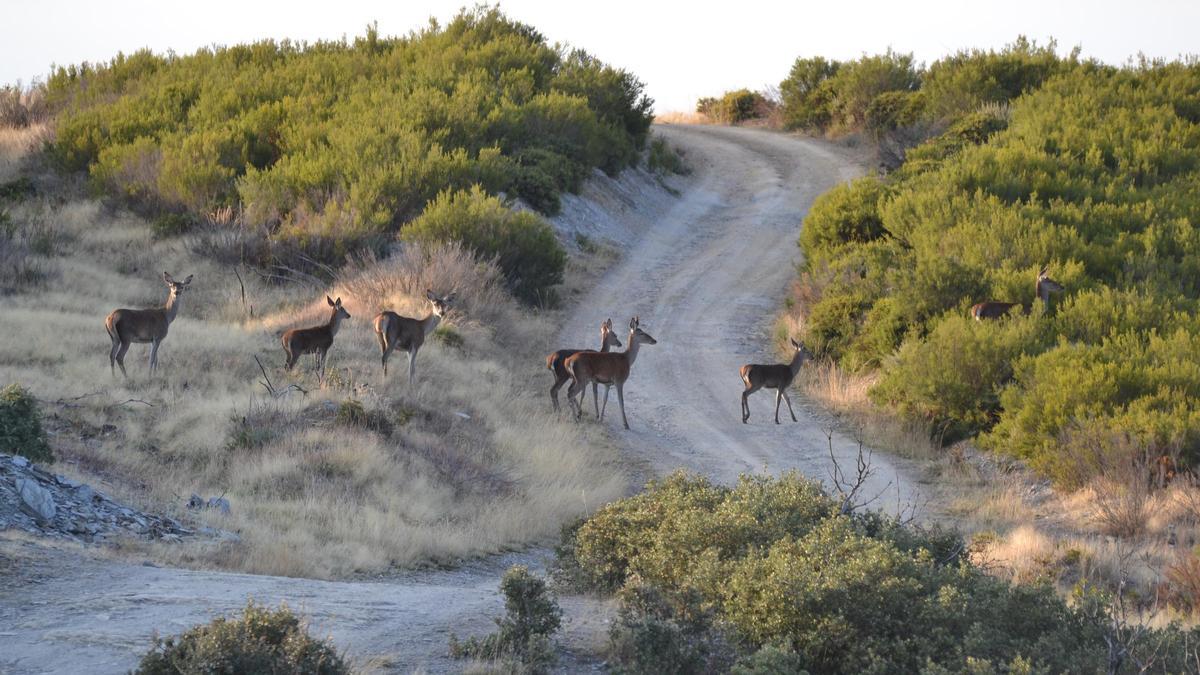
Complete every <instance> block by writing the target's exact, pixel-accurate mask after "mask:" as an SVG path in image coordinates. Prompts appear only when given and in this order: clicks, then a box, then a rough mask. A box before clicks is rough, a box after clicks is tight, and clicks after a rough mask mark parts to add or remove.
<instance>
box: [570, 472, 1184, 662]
mask: <svg viewBox="0 0 1200 675" xmlns="http://www.w3.org/2000/svg"><path fill="white" fill-rule="evenodd" d="M564 537H565V538H567V539H569V540H570V541H564V542H563V545H562V546H560V548H559V549H558V555H559V564H560V565H563V564H564V563H565V565H566V566H567V567H568V568H572V567H574V568H576V569H577V570H578V571H579V572H580V573H581V574H582V575H583V576H584V577H586V578H590V579H592V580H593V581H596V580H599V581H601V582H603V583H605V584H608V587H609V588H616V587H620V588H621V590H620V593H619V595H618V597H619V599H620V602H621V611H620V615H619V618H618V620H617V621H616V622H615V623H614V626H613V629H612V631H611V635H610V637H611V640H612V645H611V646H612V651H611V653H612V661H613V662H614V670H616V671H617V672H633V673H649V672H663V673H683V672H725V671H727V670H729V669H731V668H732V669H733V672H738V673H777V672H788V673H791V672H800V671H801V670H803V669H807V670H808V671H811V672H820V673H859V672H869V673H890V672H931V673H950V672H1071V673H1091V672H1097V671H1102V670H1104V669H1105V668H1106V666H1107V665H1108V661H1107V660H1106V655H1107V654H1108V650H1107V646H1106V645H1108V644H1109V642H1108V640H1110V639H1112V638H1113V637H1114V634H1113V633H1112V631H1111V618H1110V616H1109V614H1108V608H1107V605H1106V604H1105V602H1106V601H1105V600H1104V599H1103V598H1099V597H1094V596H1088V597H1086V598H1081V599H1080V600H1079V602H1078V603H1077V605H1076V606H1071V605H1068V604H1067V603H1066V602H1065V601H1064V600H1062V599H1061V598H1060V597H1059V596H1058V595H1057V593H1056V592H1055V591H1054V589H1052V588H1050V587H1049V586H1044V585H1033V586H1020V585H1016V586H1014V585H1011V584H1009V583H1008V582H1007V581H1004V580H1000V579H996V578H994V577H991V576H989V575H987V574H986V573H984V572H983V571H982V570H980V569H978V568H976V567H974V566H973V565H972V564H971V563H970V562H969V561H968V560H967V559H966V557H965V555H964V553H963V551H964V549H965V547H964V545H963V542H962V541H961V539H959V538H958V537H957V536H954V535H948V534H947V533H944V532H927V531H922V530H918V529H913V528H911V527H908V526H905V525H903V524H901V523H898V522H896V521H895V520H894V519H891V518H887V517H885V516H882V515H880V514H873V513H859V514H854V515H851V516H845V515H841V514H840V513H838V510H837V509H836V507H835V506H834V505H833V503H832V501H831V500H829V499H828V497H826V496H825V495H824V494H823V493H822V492H821V490H820V487H819V486H818V485H817V484H816V483H812V482H809V481H806V480H804V479H800V478H798V477H795V476H784V477H782V478H779V479H773V478H750V477H743V478H742V479H741V481H740V482H739V484H738V486H737V487H734V488H724V487H717V486H713V485H712V484H710V483H709V482H708V481H707V480H705V479H703V478H699V477H688V476H685V475H682V474H676V475H673V476H671V477H669V478H667V479H666V480H664V481H662V482H661V483H651V484H650V486H649V487H648V489H647V491H645V492H643V493H641V494H638V495H635V496H633V497H630V498H627V499H624V500H620V501H617V502H613V503H611V504H609V505H607V506H606V507H604V508H603V509H601V510H600V511H599V512H597V513H596V514H595V515H594V516H593V517H591V518H589V519H588V520H587V521H585V522H584V523H583V524H582V525H580V526H579V527H578V528H574V529H568V530H564ZM714 569H715V570H717V573H716V574H715V575H714V572H713V570H714ZM714 579H715V582H714ZM1194 634H1195V632H1192V633H1188V632H1185V631H1182V630H1181V629H1179V628H1177V627H1170V628H1167V629H1162V630H1157V631H1155V630H1152V631H1151V635H1150V636H1149V637H1148V638H1147V639H1146V640H1145V641H1144V642H1142V643H1140V644H1134V645H1128V646H1129V647H1130V648H1131V649H1132V652H1133V658H1137V659H1154V660H1156V662H1157V663H1161V664H1171V663H1178V662H1179V660H1180V659H1182V658H1188V657H1189V654H1192V653H1193V652H1194V650H1195V648H1194V646H1189V645H1188V643H1187V640H1189V639H1192V638H1191V637H1189V636H1193V635H1194ZM1143 645H1145V646H1143ZM735 661H736V665H734V662H735ZM1166 670H1167V671H1170V667H1167V668H1166Z"/></svg>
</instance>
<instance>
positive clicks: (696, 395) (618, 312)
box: [563, 126, 913, 508]
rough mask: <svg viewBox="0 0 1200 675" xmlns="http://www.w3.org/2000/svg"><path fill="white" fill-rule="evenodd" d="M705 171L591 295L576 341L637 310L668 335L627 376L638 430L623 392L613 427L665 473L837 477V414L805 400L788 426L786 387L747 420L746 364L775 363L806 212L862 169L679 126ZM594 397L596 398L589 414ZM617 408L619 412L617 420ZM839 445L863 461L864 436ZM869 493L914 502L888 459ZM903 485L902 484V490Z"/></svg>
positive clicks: (848, 456)
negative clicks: (794, 472)
mask: <svg viewBox="0 0 1200 675" xmlns="http://www.w3.org/2000/svg"><path fill="white" fill-rule="evenodd" d="M658 132H659V133H661V134H662V135H663V136H665V137H666V138H667V139H668V141H669V142H670V143H672V144H673V145H675V146H677V147H680V148H683V149H684V150H685V151H686V153H687V155H686V156H687V159H688V161H689V163H690V164H691V165H692V166H693V167H694V170H695V172H696V175H695V177H694V178H695V180H693V181H692V183H691V186H690V187H689V189H688V190H687V191H686V192H685V193H684V194H683V195H682V196H681V199H679V201H678V202H677V204H676V206H675V207H674V208H673V209H672V210H671V211H669V212H668V213H667V214H665V216H664V217H662V218H661V219H660V220H659V221H658V222H657V223H656V224H655V225H654V227H653V228H652V229H650V230H649V231H648V232H647V233H646V234H645V235H644V236H643V237H642V239H641V240H640V241H639V242H637V243H636V244H634V245H633V246H632V248H631V249H630V250H629V251H627V252H626V255H625V257H624V258H623V259H622V261H621V262H620V264H619V265H617V266H616V267H615V268H614V269H612V270H611V271H610V272H609V273H608V274H607V275H605V277H604V279H603V280H602V281H601V283H600V284H599V285H597V286H596V287H595V288H594V289H593V290H592V292H591V293H590V294H588V295H587V296H585V297H584V298H583V299H582V300H581V301H580V302H579V303H578V309H577V310H576V312H575V316H574V317H573V320H572V323H570V324H569V325H568V327H567V329H566V330H565V331H564V334H563V343H564V344H590V343H591V342H593V341H594V337H593V333H594V332H595V329H594V327H595V326H596V325H597V324H598V323H599V322H600V321H602V320H604V318H606V317H609V316H611V317H613V320H614V325H615V326H617V327H618V329H619V334H621V335H622V337H624V335H625V333H626V332H627V330H628V329H627V328H626V326H627V324H628V321H629V317H630V316H632V315H635V314H636V315H640V317H641V325H642V328H643V330H645V331H646V332H648V333H650V334H651V335H653V336H654V337H655V338H656V339H657V340H658V344H657V345H653V346H644V347H643V348H642V349H641V351H640V353H639V355H638V359H637V361H636V362H635V366H634V368H633V373H632V375H631V376H630V381H629V383H628V384H627V385H626V392H625V393H626V406H627V408H626V411H627V413H628V415H629V423H630V425H631V427H632V429H631V431H623V430H621V429H620V423H621V418H620V409H619V407H617V405H616V403H617V401H616V393H615V391H614V392H613V393H612V395H611V396H610V398H609V404H610V405H609V408H608V412H607V413H606V415H605V420H604V423H605V424H610V425H613V426H614V427H615V428H616V429H618V431H617V432H616V433H617V435H618V437H620V438H622V439H624V441H625V443H626V445H627V447H628V448H629V451H630V454H631V455H632V456H634V457H637V458H644V459H645V460H646V461H647V462H648V463H649V465H650V467H651V469H652V471H653V473H656V474H661V473H663V472H666V471H671V470H673V469H675V468H677V467H685V468H688V469H691V470H694V471H697V472H700V473H703V474H706V475H709V476H711V477H713V478H715V479H717V480H720V481H723V482H732V481H734V480H736V478H737V475H738V474H739V473H741V472H746V471H763V470H766V471H769V472H772V473H778V472H779V471H781V470H785V469H798V470H800V471H802V472H803V473H804V474H806V475H808V476H811V477H814V478H822V479H827V477H828V475H829V469H830V467H831V462H830V459H829V438H828V437H827V436H826V433H827V430H829V429H830V428H831V427H832V426H833V425H832V423H831V421H830V420H829V419H828V418H827V417H824V416H822V415H821V414H820V413H819V412H818V411H816V410H815V409H813V408H812V407H811V406H810V405H808V404H807V403H806V402H804V401H803V400H802V399H800V398H799V395H798V394H795V393H793V394H792V395H791V398H792V403H793V406H794V407H795V412H796V417H797V418H798V419H799V422H798V423H794V422H792V421H791V417H790V416H789V415H788V411H787V404H786V403H785V404H783V405H782V406H781V410H780V420H781V421H782V422H783V423H782V424H780V425H775V424H774V422H773V417H774V392H773V391H768V390H763V391H760V392H758V393H756V394H754V395H753V396H751V398H750V408H751V418H750V424H748V425H743V424H742V423H741V399H740V396H741V392H742V388H743V385H742V382H741V379H740V377H739V375H738V369H739V368H740V367H741V365H742V364H744V363H750V362H757V363H762V362H766V363H773V362H775V361H776V357H775V356H774V355H772V354H771V353H770V350H771V341H772V339H771V337H772V336H771V329H772V321H773V318H774V315H775V313H776V312H778V310H779V308H780V307H781V305H782V302H783V296H784V294H785V291H786V289H787V287H788V284H789V282H790V280H791V279H792V278H793V277H794V276H795V265H796V262H797V261H798V260H799V249H798V247H797V246H796V244H795V242H796V238H797V233H798V231H799V226H800V221H801V220H802V218H803V215H804V214H805V213H806V212H807V210H808V207H809V205H810V204H812V201H813V199H815V198H816V196H817V195H819V194H821V193H822V192H824V191H825V190H827V189H829V188H830V187H832V186H833V185H834V184H836V183H838V182H839V181H843V180H847V179H850V178H852V177H854V176H855V175H857V174H858V173H859V172H860V170H859V169H858V167H857V166H856V165H855V164H853V163H852V162H850V161H849V160H847V159H845V158H844V157H842V156H841V155H839V154H836V153H835V152H834V151H832V150H831V149H830V148H829V147H828V146H827V145H825V144H821V143H817V142H814V141H810V140H806V139H801V138H796V137H793V136H787V135H784V134H779V133H772V132H768V131H762V130H756V129H742V128H728V127H709V126H666V127H660V128H659V129H658ZM591 409H592V408H591V405H590V403H589V405H588V410H589V411H590V410H591ZM609 415H611V417H609ZM833 448H834V454H835V456H837V457H838V459H839V462H840V463H841V464H842V465H843V466H844V467H846V468H848V469H850V470H853V468H854V466H855V460H856V458H857V455H858V444H857V442H856V441H854V440H853V439H852V438H849V437H847V436H846V435H845V434H842V433H837V432H835V433H834V435H833ZM872 464H873V468H874V470H875V474H874V475H873V476H872V477H871V480H870V483H869V486H868V488H867V490H866V491H865V493H866V494H868V495H869V496H874V495H876V494H880V493H882V494H883V495H884V497H882V498H881V500H880V502H882V503H884V504H886V505H889V506H891V507H892V508H894V507H895V504H896V502H897V498H898V497H899V499H900V500H901V501H902V502H910V501H912V500H913V493H912V487H913V482H912V481H911V480H909V479H908V478H907V477H906V476H907V475H908V474H907V473H906V467H905V466H903V465H902V463H899V462H898V461H897V460H894V459H892V458H889V457H887V456H885V455H882V454H879V455H875V456H874V457H873V461H872ZM897 488H898V489H899V492H897Z"/></svg>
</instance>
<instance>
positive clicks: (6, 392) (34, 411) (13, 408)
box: [0, 384, 54, 464]
mask: <svg viewBox="0 0 1200 675" xmlns="http://www.w3.org/2000/svg"><path fill="white" fill-rule="evenodd" d="M0 452H3V453H6V454H9V455H21V456H22V457H28V458H29V459H30V460H33V461H35V462H41V463H43V464H49V463H51V462H53V461H54V453H53V452H52V451H51V450H50V445H49V444H48V443H46V432H45V431H44V430H43V429H42V416H41V413H40V412H39V411H38V404H37V399H35V398H34V397H33V395H32V394H30V393H29V392H28V391H26V390H25V389H24V388H23V387H22V386H21V385H19V384H10V385H8V386H7V387H5V388H4V389H0Z"/></svg>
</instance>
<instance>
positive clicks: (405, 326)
mask: <svg viewBox="0 0 1200 675" xmlns="http://www.w3.org/2000/svg"><path fill="white" fill-rule="evenodd" d="M163 281H164V282H165V283H166V284H167V288H168V295H167V302H166V304H165V305H164V306H162V307H158V308H154V309H117V310H114V311H113V312H112V313H110V314H109V315H108V317H107V318H106V319H105V321H104V327H105V329H107V330H108V336H109V338H110V339H111V340H112V349H111V350H110V351H109V355H108V364H109V369H110V370H112V372H113V375H114V376H115V375H116V367H117V366H120V368H121V374H122V375H127V374H126V372H125V352H127V351H128V350H129V345H130V344H132V343H134V342H138V343H149V344H150V372H151V373H153V372H154V371H155V370H157V368H158V348H159V346H160V345H162V341H163V340H164V339H166V337H167V330H168V329H169V328H170V326H171V322H172V321H174V320H175V316H176V315H177V314H178V313H179V298H180V296H182V295H183V294H184V292H186V291H187V289H188V287H189V286H190V285H191V283H192V276H191V275H188V278H187V279H184V280H183V281H175V279H174V278H172V277H171V275H170V274H168V273H166V272H163ZM1062 291H1063V286H1062V284H1060V283H1058V282H1057V281H1054V280H1053V279H1051V278H1050V277H1049V275H1048V273H1047V268H1046V267H1042V269H1041V270H1040V271H1039V272H1038V275H1037V284H1036V286H1035V296H1036V298H1037V299H1038V300H1041V301H1042V302H1043V303H1044V305H1045V307H1046V309H1049V307H1050V294H1051V293H1061V292H1062ZM455 295H456V293H451V294H449V295H447V296H444V297H439V296H437V295H435V294H434V293H433V291H432V290H427V291H425V296H426V297H427V298H428V299H429V302H430V305H431V311H430V312H429V314H428V315H426V316H425V318H423V319H413V318H409V317H406V316H401V315H399V314H397V313H395V312H391V311H383V312H380V313H379V314H378V315H377V316H376V317H375V320H374V321H373V324H372V325H373V326H374V328H375V336H376V337H377V338H378V340H379V349H380V352H381V354H382V355H381V357H380V361H381V363H382V366H383V374H384V376H385V377H386V376H387V370H388V367H387V364H388V356H390V355H391V353H392V352H393V351H395V350H396V349H399V350H400V351H402V352H405V353H407V354H408V381H409V383H410V384H411V383H412V382H413V378H414V377H415V376H416V361H417V352H418V351H419V350H420V349H421V345H423V344H424V343H425V338H426V336H428V335H429V334H430V333H432V332H433V331H434V329H436V328H437V326H438V324H439V323H440V322H441V320H442V319H443V318H444V317H445V316H446V313H447V312H449V311H450V304H451V302H453V300H454V297H455ZM325 301H326V302H327V303H328V304H329V307H330V308H331V310H332V312H331V313H330V316H329V320H328V321H327V322H325V323H324V324H321V325H319V326H313V327H311V328H293V329H291V330H289V331H287V332H285V333H284V334H283V338H282V342H283V351H284V352H285V353H286V354H287V360H286V362H285V364H284V368H285V369H287V370H291V369H292V367H293V366H295V365H296V361H297V360H298V359H299V358H300V357H301V356H302V355H304V354H314V355H315V356H316V362H317V377H318V379H320V380H321V381H324V378H325V357H326V356H327V355H328V353H329V348H330V347H332V346H333V339H334V336H336V335H337V332H338V328H339V327H340V326H341V322H342V320H343V319H349V318H350V313H349V312H347V311H346V309H345V308H344V307H342V299H341V298H337V299H336V300H335V299H333V298H330V297H329V296H325ZM1018 304H1020V303H1014V302H996V301H988V302H981V303H979V304H976V305H974V306H973V307H971V317H972V318H974V319H975V320H976V321H983V320H984V319H996V318H999V317H1001V316H1004V315H1005V314H1007V313H1008V311H1009V310H1011V309H1012V308H1013V307H1016V306H1018ZM1022 306H1023V307H1024V310H1025V311H1026V312H1028V311H1029V307H1028V306H1024V305H1022ZM640 323H641V322H640V320H639V318H638V317H636V316H635V317H633V318H632V319H630V320H629V339H628V345H627V346H625V350H624V351H620V352H614V351H611V349H612V348H613V347H621V346H622V344H621V340H620V339H618V338H617V336H616V333H614V332H613V325H612V319H608V320H607V321H605V322H604V323H602V324H601V325H600V349H599V350H590V349H560V350H558V351H556V352H554V353H552V354H550V355H549V356H547V357H546V367H547V368H548V369H549V370H550V372H551V373H553V375H554V385H553V386H551V387H550V401H551V403H553V405H554V410H555V411H556V412H557V411H559V410H560V408H559V405H558V390H559V389H561V388H562V386H563V385H564V384H566V382H567V380H571V386H570V387H568V389H567V402H568V403H569V405H570V406H571V410H572V412H573V413H574V416H575V419H576V420H578V419H580V418H581V417H582V416H583V399H584V396H585V388H586V387H587V385H588V384H591V385H592V403H593V405H594V406H595V408H596V417H597V419H599V420H603V419H604V411H605V410H606V409H607V408H608V392H609V390H610V389H611V388H612V387H614V386H615V387H616V388H617V401H618V402H619V403H620V406H621V422H622V423H623V424H624V425H625V428H626V429H628V428H629V420H628V419H627V418H626V417H625V382H626V380H628V379H629V373H630V370H631V369H632V368H633V363H634V361H635V360H636V359H637V355H638V349H639V348H640V346H641V345H643V344H649V345H653V344H658V341H657V340H655V339H654V338H653V337H651V335H650V334H649V333H647V332H646V331H644V330H642V328H641V325H640ZM790 342H791V345H792V347H793V349H794V350H795V352H794V353H793V355H792V360H791V361H790V362H789V363H786V364H771V365H765V364H759V363H749V364H746V365H744V366H742V368H741V370H740V374H741V378H742V382H743V384H744V385H745V389H744V390H743V391H742V422H743V423H748V422H749V420H750V403H749V397H750V395H751V394H753V393H754V392H756V391H758V390H759V389H763V388H766V389H774V390H775V423H776V424H779V404H780V403H781V402H787V406H788V412H789V413H790V414H791V416H792V421H793V422H795V421H796V413H795V411H793V410H792V402H791V400H790V399H788V396H787V389H788V387H790V386H791V384H792V381H793V380H795V379H796V375H797V374H799V372H800V368H801V367H802V366H803V365H804V363H805V362H806V361H810V360H812V358H813V355H812V353H811V352H810V351H808V349H806V348H805V347H804V345H802V344H801V343H800V342H797V341H796V340H794V339H792V340H790ZM601 384H603V385H604V404H603V406H602V405H601V403H600V400H599V386H600V385H601ZM576 397H578V400H576Z"/></svg>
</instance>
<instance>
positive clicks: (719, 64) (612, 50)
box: [0, 0, 1200, 112]
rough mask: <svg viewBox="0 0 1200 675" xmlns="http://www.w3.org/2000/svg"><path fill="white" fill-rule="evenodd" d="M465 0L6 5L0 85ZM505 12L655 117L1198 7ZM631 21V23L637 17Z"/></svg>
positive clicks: (1197, 15) (604, 5)
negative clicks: (713, 100) (637, 82)
mask: <svg viewBox="0 0 1200 675" xmlns="http://www.w3.org/2000/svg"><path fill="white" fill-rule="evenodd" d="M464 4H468V3H467V2H465V1H464V0H426V1H424V2H412V1H410V0H389V1H386V2H383V1H376V2H370V1H367V0H334V1H332V2H331V1H329V0H325V1H323V2H315V1H312V0H290V1H286V2H278V1H274V0H272V1H270V2H267V1H260V0H236V1H234V0H208V1H206V2H177V1H171V0H4V3H3V7H0V16H3V17H4V19H5V24H6V27H5V28H4V29H3V30H0V36H3V37H2V40H0V83H8V84H11V83H14V82H16V81H17V80H21V81H23V82H25V83H28V82H29V81H30V80H32V79H33V78H35V77H38V78H41V79H44V78H45V75H46V74H47V73H48V72H49V69H50V65H51V64H52V63H55V64H64V65H65V64H69V63H77V62H80V61H103V60H107V59H109V58H111V57H112V56H113V55H114V54H116V53H117V52H119V51H124V52H126V53H128V52H132V51H134V50H136V49H139V48H142V47H149V48H151V49H153V50H154V51H156V52H161V51H166V50H168V49H171V50H174V51H176V52H177V53H188V52H191V51H193V50H195V49H196V48H198V47H201V46H204V45H211V44H225V45H228V44H236V43H240V42H250V41H253V40H258V39H263V38H277V39H280V38H292V39H293V40H308V41H313V40H317V39H322V38H324V39H336V38H340V37H342V36H343V35H345V36H349V37H353V36H355V35H360V34H362V32H363V29H364V27H365V26H366V25H367V24H368V23H370V22H372V21H378V22H379V29H380V32H381V33H382V34H384V35H396V34H404V33H407V32H408V31H410V30H412V29H414V28H419V27H422V26H424V25H426V22H427V20H428V17H430V16H434V17H437V18H438V19H439V20H441V21H442V22H443V23H444V22H445V21H446V20H447V19H449V18H450V17H451V16H453V14H454V13H455V12H456V11H457V10H458V8H459V7H461V6H463V5H464ZM500 6H501V9H502V10H503V11H504V12H505V13H507V14H508V15H509V16H511V17H513V18H515V19H518V20H520V21H523V22H526V23H529V24H532V25H534V26H536V27H537V28H538V29H539V30H540V31H541V32H542V33H543V34H544V35H546V36H547V37H548V38H549V40H550V41H551V42H555V41H561V42H568V43H570V44H572V45H574V46H578V47H583V48H584V49H587V50H588V51H589V52H591V53H592V54H595V55H596V56H598V57H600V58H601V59H603V60H605V61H607V62H609V63H611V64H614V65H617V66H620V67H623V68H626V69H628V70H630V71H632V72H634V73H635V74H637V75H638V77H640V78H641V79H642V81H644V82H645V83H646V84H647V90H648V93H649V94H650V96H651V97H653V98H654V99H655V100H656V101H657V103H656V106H655V108H656V109H657V111H658V112H666V111H670V110H690V109H692V107H693V106H694V104H695V101H696V99H697V98H698V97H700V96H705V95H712V94H718V93H721V92H723V91H725V90H728V89H735V88H739V87H743V86H744V87H749V88H751V89H761V88H762V87H764V86H766V85H772V84H778V83H779V81H780V80H782V79H783V78H784V77H785V76H786V75H787V71H788V69H789V67H790V66H791V64H792V62H793V61H794V60H795V59H796V57H797V56H816V55H821V56H826V57H829V58H836V59H850V58H855V57H857V56H859V55H861V54H862V53H863V52H868V53H876V52H881V51H883V50H885V49H887V48H888V47H892V48H893V49H895V50H897V51H900V52H912V53H914V54H915V56H916V57H917V59H918V60H920V61H925V62H929V61H933V60H935V59H937V58H939V57H941V56H943V55H946V54H948V53H951V52H953V51H955V50H958V49H960V48H966V47H980V48H999V47H1001V46H1003V45H1004V44H1005V43H1007V42H1011V41H1012V40H1013V39H1014V38H1015V37H1016V36H1017V35H1020V34H1025V35H1027V36H1029V37H1030V38H1034V39H1037V40H1038V41H1039V42H1045V41H1046V39H1047V38H1048V37H1054V38H1056V39H1057V40H1058V44H1059V51H1061V52H1066V51H1068V50H1070V49H1071V48H1072V47H1074V46H1075V45H1080V46H1082V47H1083V53H1084V55H1085V56H1092V57H1096V58H1099V59H1101V60H1103V61H1106V62H1109V63H1122V62H1124V61H1125V60H1126V59H1127V58H1128V57H1129V56H1132V55H1135V54H1137V53H1139V52H1142V53H1145V54H1146V55H1147V56H1152V57H1167V58H1174V57H1178V56H1180V55H1184V54H1195V53H1197V52H1200V41H1198V40H1197V35H1200V33H1198V32H1197V30H1198V29H1200V2H1196V1H1195V0H1139V1H1138V2H1130V1H1129V0H1119V1H1114V0H1094V1H1074V2H1063V1H1056V0H1007V1H1004V2H988V3H982V2H981V3H976V2H971V1H970V0H909V1H908V2H901V1H897V0H882V1H877V0H858V1H857V2H832V1H830V0H820V1H818V2H813V1H810V0H795V1H793V2H764V1H761V0H740V1H733V2H730V1H729V0H725V1H723V2H714V3H711V4H707V3H701V2H696V1H695V0H693V1H691V2H657V1H655V0H638V1H634V0H604V1H599V0H591V1H590V2H570V1H568V0H502V2H500ZM634 17H636V18H634Z"/></svg>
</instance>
